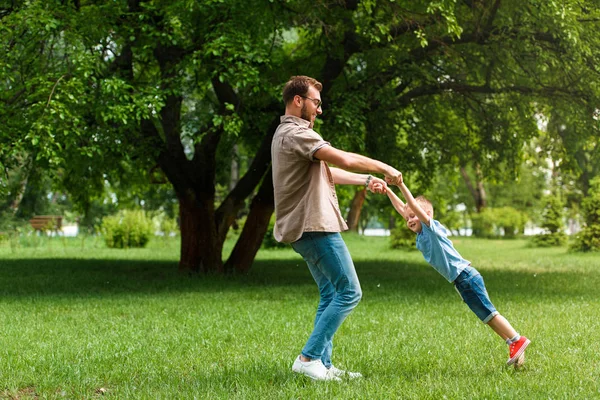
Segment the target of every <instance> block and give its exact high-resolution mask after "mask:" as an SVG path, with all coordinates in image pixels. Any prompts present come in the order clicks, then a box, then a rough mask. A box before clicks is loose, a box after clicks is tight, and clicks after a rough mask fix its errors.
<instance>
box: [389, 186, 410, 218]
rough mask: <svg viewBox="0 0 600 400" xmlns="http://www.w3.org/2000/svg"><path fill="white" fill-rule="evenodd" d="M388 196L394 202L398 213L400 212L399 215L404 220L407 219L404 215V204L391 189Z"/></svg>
mask: <svg viewBox="0 0 600 400" xmlns="http://www.w3.org/2000/svg"><path fill="white" fill-rule="evenodd" d="M386 194H387V195H388V198H389V199H390V201H391V202H392V205H393V206H394V208H395V209H396V211H398V214H400V215H402V218H404V219H406V215H405V214H404V202H403V201H402V200H400V198H399V197H398V196H396V193H394V192H393V191H392V189H390V188H388V190H387V192H386Z"/></svg>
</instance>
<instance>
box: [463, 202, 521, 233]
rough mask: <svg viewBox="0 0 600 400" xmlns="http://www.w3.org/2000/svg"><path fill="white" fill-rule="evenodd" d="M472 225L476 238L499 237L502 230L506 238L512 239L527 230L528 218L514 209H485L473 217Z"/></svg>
mask: <svg viewBox="0 0 600 400" xmlns="http://www.w3.org/2000/svg"><path fill="white" fill-rule="evenodd" d="M471 223H472V226H473V236H475V237H480V238H493V237H499V236H501V233H500V232H501V229H502V230H503V231H504V237H505V238H507V239H512V238H514V237H515V236H516V235H517V234H518V233H520V232H522V231H523V229H525V224H526V223H527V216H526V215H525V214H523V213H522V212H520V211H519V210H516V209H514V208H512V207H501V208H485V209H484V210H483V211H481V212H480V213H478V214H474V215H473V216H471Z"/></svg>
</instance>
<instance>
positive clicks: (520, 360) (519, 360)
mask: <svg viewBox="0 0 600 400" xmlns="http://www.w3.org/2000/svg"><path fill="white" fill-rule="evenodd" d="M523 364H525V353H523V354H521V355H520V356H519V358H517V361H515V363H514V364H513V367H515V369H519V368H521V367H522V366H523Z"/></svg>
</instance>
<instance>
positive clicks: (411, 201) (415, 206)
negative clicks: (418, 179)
mask: <svg viewBox="0 0 600 400" xmlns="http://www.w3.org/2000/svg"><path fill="white" fill-rule="evenodd" d="M398 187H399V188H400V191H401V192H402V195H403V196H404V198H405V199H406V204H408V206H409V207H410V209H411V210H412V211H413V212H414V213H415V215H416V216H417V218H419V221H421V222H422V223H424V224H425V225H427V226H429V215H427V213H426V212H425V210H423V209H422V208H421V206H420V205H419V203H417V201H416V200H415V198H414V197H413V195H412V193H411V192H410V190H408V188H407V187H406V185H405V184H404V181H402V178H400V184H398Z"/></svg>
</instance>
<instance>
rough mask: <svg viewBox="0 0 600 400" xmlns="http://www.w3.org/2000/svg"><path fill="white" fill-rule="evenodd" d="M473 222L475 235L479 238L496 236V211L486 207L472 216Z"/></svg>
mask: <svg viewBox="0 0 600 400" xmlns="http://www.w3.org/2000/svg"><path fill="white" fill-rule="evenodd" d="M471 223H472V228H473V236H475V237H479V238H492V237H494V236H496V232H495V230H494V227H495V224H496V215H495V214H494V212H493V211H492V210H491V209H489V208H485V209H483V210H482V211H481V212H479V213H477V214H473V215H472V216H471Z"/></svg>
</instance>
